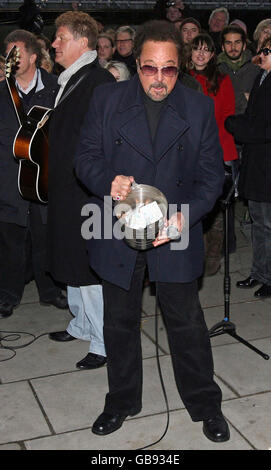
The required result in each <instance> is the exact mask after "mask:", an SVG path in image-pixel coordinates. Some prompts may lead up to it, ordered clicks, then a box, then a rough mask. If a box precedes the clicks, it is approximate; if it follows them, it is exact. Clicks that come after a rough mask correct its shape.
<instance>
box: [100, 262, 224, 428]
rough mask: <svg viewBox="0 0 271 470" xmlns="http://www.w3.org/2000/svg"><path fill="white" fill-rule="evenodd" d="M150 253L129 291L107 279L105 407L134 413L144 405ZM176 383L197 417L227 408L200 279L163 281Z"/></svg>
mask: <svg viewBox="0 0 271 470" xmlns="http://www.w3.org/2000/svg"><path fill="white" fill-rule="evenodd" d="M145 268H146V262H145V256H144V254H143V253H139V254H138V257H137V263H136V266H135V271H134V275H133V279H132V284H131V288H130V290H129V291H126V290H124V289H122V288H121V287H118V286H116V285H113V284H111V283H109V282H106V281H104V282H103V292H104V340H105V348H106V352H107V371H108V383H109V393H108V394H107V395H106V400H105V408H104V411H105V412H108V413H113V414H114V413H119V414H124V415H133V414H136V413H138V412H139V411H140V410H141V407H142V352H141V332H140V326H141V303H142V287H143V281H144V273H145ZM157 289H158V297H159V302H160V306H161V309H162V312H163V316H164V321H165V326H166V329H167V334H168V341H169V346H170V352H171V357H172V363H173V370H174V376H175V381H176V385H177V388H178V391H179V394H180V396H181V398H182V400H183V403H184V405H185V407H186V409H187V411H188V412H189V414H190V416H191V418H192V420H193V421H201V420H204V419H206V418H209V417H214V416H215V415H216V414H220V413H221V399H222V395H221V390H220V388H219V387H218V385H217V384H216V383H215V382H214V380H213V358H212V352H211V345H210V339H209V333H208V330H207V327H206V324H205V320H204V317H203V312H202V309H201V306H200V302H199V298H198V288H197V281H194V282H191V283H184V284H180V283H163V282H158V283H157Z"/></svg>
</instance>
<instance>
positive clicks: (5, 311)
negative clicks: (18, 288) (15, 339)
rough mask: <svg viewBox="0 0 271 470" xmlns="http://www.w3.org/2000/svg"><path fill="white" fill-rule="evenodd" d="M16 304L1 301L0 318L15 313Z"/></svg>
mask: <svg viewBox="0 0 271 470" xmlns="http://www.w3.org/2000/svg"><path fill="white" fill-rule="evenodd" d="M13 309H14V305H10V304H7V303H5V302H3V303H2V302H1V303H0V318H7V317H10V315H12V314H13Z"/></svg>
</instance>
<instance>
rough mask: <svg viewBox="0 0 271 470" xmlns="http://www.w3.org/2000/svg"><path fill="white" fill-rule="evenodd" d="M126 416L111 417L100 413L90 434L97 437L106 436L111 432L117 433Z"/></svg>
mask: <svg viewBox="0 0 271 470" xmlns="http://www.w3.org/2000/svg"><path fill="white" fill-rule="evenodd" d="M127 416H128V415H118V414H115V415H111V414H109V413H102V414H101V415H100V416H99V417H98V418H97V419H96V421H95V423H94V424H93V426H92V432H93V433H94V434H98V435H99V436H106V434H111V432H114V431H117V429H119V428H120V427H121V426H122V423H123V421H124V420H125V419H126V418H127Z"/></svg>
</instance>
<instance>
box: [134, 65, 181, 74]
mask: <svg viewBox="0 0 271 470" xmlns="http://www.w3.org/2000/svg"><path fill="white" fill-rule="evenodd" d="M139 68H140V70H141V72H142V73H143V75H146V76H148V77H153V76H154V75H156V74H157V73H158V71H159V70H161V72H162V75H164V77H176V75H177V74H178V72H179V69H178V67H175V66H174V65H168V66H166V67H154V65H140V64H139Z"/></svg>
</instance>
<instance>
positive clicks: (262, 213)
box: [248, 201, 271, 286]
mask: <svg viewBox="0 0 271 470" xmlns="http://www.w3.org/2000/svg"><path fill="white" fill-rule="evenodd" d="M248 207H249V213H250V217H251V220H252V228H251V237H252V249H253V259H252V268H251V274H250V275H251V277H252V278H253V279H256V280H257V281H259V282H262V283H263V284H267V285H269V286H271V202H256V201H248Z"/></svg>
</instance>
